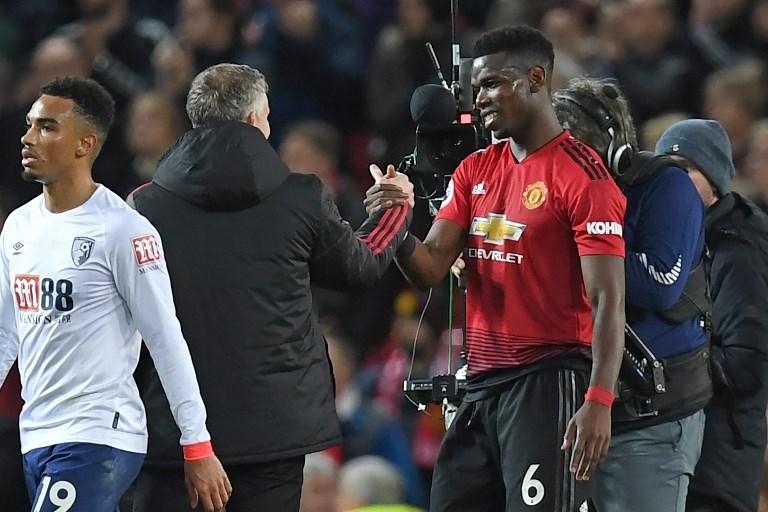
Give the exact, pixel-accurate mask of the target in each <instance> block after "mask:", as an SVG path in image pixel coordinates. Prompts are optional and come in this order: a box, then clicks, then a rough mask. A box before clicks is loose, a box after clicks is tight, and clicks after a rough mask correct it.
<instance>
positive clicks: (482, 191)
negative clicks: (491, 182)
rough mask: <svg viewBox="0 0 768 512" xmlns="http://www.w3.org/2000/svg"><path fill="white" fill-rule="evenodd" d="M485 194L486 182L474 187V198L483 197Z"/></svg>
mask: <svg viewBox="0 0 768 512" xmlns="http://www.w3.org/2000/svg"><path fill="white" fill-rule="evenodd" d="M485 192H486V191H485V182H484V181H481V182H480V183H478V184H477V185H475V186H474V187H472V195H473V196H479V195H483V194H485Z"/></svg>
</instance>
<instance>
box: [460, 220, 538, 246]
mask: <svg viewBox="0 0 768 512" xmlns="http://www.w3.org/2000/svg"><path fill="white" fill-rule="evenodd" d="M523 230H525V224H520V223H518V222H512V221H511V220H507V216H506V215H505V214H503V213H489V214H488V217H475V218H474V219H473V220H472V226H470V228H469V234H470V235H476V236H482V237H483V239H484V240H485V242H486V243H489V244H494V245H503V244H504V240H512V241H514V242H517V241H518V240H520V237H521V236H523Z"/></svg>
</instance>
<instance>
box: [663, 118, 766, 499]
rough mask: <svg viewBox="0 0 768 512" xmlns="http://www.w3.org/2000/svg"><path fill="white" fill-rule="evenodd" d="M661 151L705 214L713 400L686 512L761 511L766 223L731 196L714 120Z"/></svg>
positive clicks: (700, 122) (691, 126) (683, 126)
mask: <svg viewBox="0 0 768 512" xmlns="http://www.w3.org/2000/svg"><path fill="white" fill-rule="evenodd" d="M656 152H657V153H662V154H668V155H670V156H672V158H675V159H677V160H678V161H680V163H681V165H683V166H684V167H685V168H686V170H687V171H688V175H689V177H690V178H691V180H692V181H693V183H694V185H695V186H696V189H697V190H698V191H699V195H700V196H701V198H702V200H703V201H704V205H705V206H706V207H707V214H706V241H707V246H708V248H709V258H708V260H709V269H710V270H709V280H710V292H711V294H712V300H713V308H712V313H713V318H712V323H713V336H712V362H713V370H714V371H713V377H714V382H715V396H714V399H713V400H712V402H711V403H710V405H709V406H708V407H707V409H706V411H705V412H706V416H707V420H706V426H705V429H704V443H703V446H702V451H701V458H700V459H699V463H698V465H697V466H696V471H695V473H694V476H693V480H692V482H691V486H690V490H689V493H688V504H687V511H688V512H715V511H717V512H756V511H757V506H758V498H759V494H760V483H761V482H762V476H763V456H764V453H765V447H766V420H765V409H766V400H768V315H766V311H768V217H767V216H766V215H765V214H764V213H763V212H762V211H760V209H759V208H758V207H757V206H756V205H755V204H753V203H752V202H751V201H749V200H748V199H745V198H744V197H743V196H741V195H739V194H737V193H735V192H730V185H731V180H732V179H733V176H734V165H733V160H732V155H731V143H730V141H729V140H728V135H727V134H726V133H725V130H723V128H722V126H720V124H719V123H718V122H717V121H711V120H704V119H688V120H685V121H680V122H679V123H676V124H674V125H672V126H670V127H669V128H668V129H667V130H666V131H665V132H664V134H663V135H662V136H661V139H659V142H658V143H657V145H656Z"/></svg>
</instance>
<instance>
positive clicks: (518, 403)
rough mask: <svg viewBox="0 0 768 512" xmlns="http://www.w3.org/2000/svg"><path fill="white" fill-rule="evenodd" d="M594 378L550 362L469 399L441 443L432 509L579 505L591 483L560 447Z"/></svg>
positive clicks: (548, 511)
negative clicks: (578, 475) (577, 476)
mask: <svg viewBox="0 0 768 512" xmlns="http://www.w3.org/2000/svg"><path fill="white" fill-rule="evenodd" d="M588 381H589V375H588V373H587V372H585V371H581V370H572V369H565V368H545V369H542V370H539V371H536V372H535V373H529V374H526V375H523V376H521V377H518V378H516V379H515V380H513V381H512V382H510V383H509V384H508V385H507V386H505V387H504V388H503V389H501V390H500V391H499V392H498V393H496V394H493V395H491V396H488V397H486V398H483V399H481V400H477V401H464V402H463V403H462V404H461V406H460V407H459V410H458V411H457V414H456V418H455V419H454V421H453V423H452V424H451V426H450V428H449V429H448V432H447V433H446V435H445V438H444V439H443V444H442V446H441V447H440V453H439V454H438V457H437V463H436V464H435V472H434V476H433V479H432V494H431V499H430V503H431V504H430V511H431V512H481V511H482V512H498V511H502V510H503V511H506V512H576V511H578V510H579V508H580V506H581V505H582V503H583V502H584V501H585V500H586V499H587V495H588V488H587V485H586V482H577V481H576V479H575V476H574V475H573V474H572V473H571V472H570V471H569V470H568V466H569V464H570V452H563V451H561V450H560V446H561V444H562V442H563V436H564V435H565V429H566V426H567V425H568V421H569V420H570V419H571V417H572V416H573V414H574V413H575V412H576V411H577V410H578V408H579V407H580V406H581V404H582V403H583V401H584V393H585V392H586V389H587V385H588Z"/></svg>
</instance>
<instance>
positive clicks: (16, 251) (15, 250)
mask: <svg viewBox="0 0 768 512" xmlns="http://www.w3.org/2000/svg"><path fill="white" fill-rule="evenodd" d="M22 247H24V244H23V243H21V242H16V243H15V244H13V255H14V256H18V255H19V254H21V248H22Z"/></svg>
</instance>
